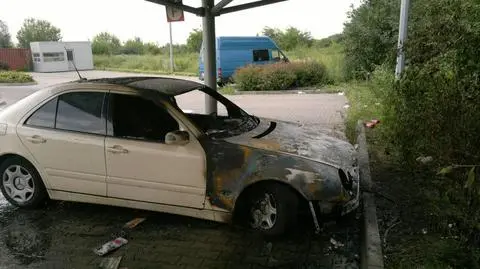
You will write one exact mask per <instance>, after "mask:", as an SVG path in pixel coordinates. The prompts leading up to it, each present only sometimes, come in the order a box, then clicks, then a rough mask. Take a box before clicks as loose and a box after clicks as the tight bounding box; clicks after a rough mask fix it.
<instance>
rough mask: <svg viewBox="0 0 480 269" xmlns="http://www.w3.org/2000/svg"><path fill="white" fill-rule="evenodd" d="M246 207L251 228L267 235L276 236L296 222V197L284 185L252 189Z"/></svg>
mask: <svg viewBox="0 0 480 269" xmlns="http://www.w3.org/2000/svg"><path fill="white" fill-rule="evenodd" d="M248 209H249V217H250V226H251V227H252V228H253V229H256V230H258V231H260V232H262V233H263V234H265V235H267V236H278V235H281V234H283V233H285V232H286V231H287V230H288V228H290V227H291V226H292V225H293V224H294V223H295V222H296V218H297V209H298V198H297V196H296V195H295V193H293V192H292V191H291V190H289V189H288V188H286V187H284V186H281V185H278V184H272V185H267V186H262V187H261V188H259V189H257V190H254V192H253V194H252V196H251V197H250V199H249V206H248Z"/></svg>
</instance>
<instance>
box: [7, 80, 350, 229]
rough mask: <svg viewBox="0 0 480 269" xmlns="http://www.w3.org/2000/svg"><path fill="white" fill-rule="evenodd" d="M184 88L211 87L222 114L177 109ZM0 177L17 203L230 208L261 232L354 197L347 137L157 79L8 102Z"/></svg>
mask: <svg viewBox="0 0 480 269" xmlns="http://www.w3.org/2000/svg"><path fill="white" fill-rule="evenodd" d="M189 94H190V95H191V94H194V95H195V94H197V95H204V96H209V97H210V98H212V100H215V101H216V102H217V105H218V106H219V112H218V113H210V114H207V113H204V112H203V111H202V109H201V108H198V107H193V108H192V107H182V105H181V102H179V100H187V101H188V99H185V98H184V97H185V95H189ZM197 97H198V96H197ZM187 103H188V102H187ZM0 175H1V184H0V188H1V191H2V193H3V195H4V196H5V198H6V199H7V200H8V201H9V202H10V203H12V204H13V205H16V206H18V207H24V208H35V207H38V206H41V205H43V204H45V201H46V200H47V199H53V200H66V201H76V202H86V203H96V204H105V205H112V206H122V207H130V208H139V209H145V210H152V211H160V212H167V213H172V214H179V215H185V216H191V217H196V218H202V219H208V220H213V221H218V222H230V221H231V220H232V217H233V216H237V215H239V216H242V218H239V219H241V220H246V222H247V223H248V224H249V225H250V226H251V227H252V228H254V229H257V230H260V231H262V232H263V233H265V234H266V235H279V234H282V233H283V232H285V231H286V230H287V229H288V228H290V227H292V225H294V223H295V221H296V219H297V212H298V209H299V208H300V207H301V206H302V205H304V206H305V208H307V209H308V212H310V213H311V214H312V216H314V221H315V223H316V220H317V218H318V216H320V215H321V214H338V215H344V214H347V213H349V212H351V211H353V210H354V209H355V208H356V207H358V204H359V175H358V168H357V164H356V152H355V149H354V147H353V146H352V145H351V144H349V143H348V142H345V141H343V140H339V139H336V138H333V137H330V136H328V135H326V134H324V133H322V132H319V131H317V130H316V129H314V128H311V127H310V128H308V127H306V126H302V125H300V124H296V123H289V122H282V121H277V120H271V119H265V118H259V117H256V116H254V115H250V114H248V113H247V112H245V111H244V110H242V109H241V108H239V107H238V106H237V105H235V104H234V103H232V102H231V101H229V100H228V99H227V98H225V97H224V96H222V95H221V94H219V93H217V92H216V91H214V90H212V89H210V88H208V87H206V86H205V85H203V84H199V83H196V82H193V81H188V80H179V79H172V78H161V77H122V78H105V79H94V80H80V81H74V82H69V83H65V84H60V85H55V86H52V87H48V88H45V89H42V90H39V91H37V92H35V93H34V94H32V95H30V96H28V97H26V98H24V99H22V100H20V101H19V102H17V103H15V104H13V105H11V106H9V107H7V108H6V109H4V110H3V111H1V113H0ZM317 226H318V225H317Z"/></svg>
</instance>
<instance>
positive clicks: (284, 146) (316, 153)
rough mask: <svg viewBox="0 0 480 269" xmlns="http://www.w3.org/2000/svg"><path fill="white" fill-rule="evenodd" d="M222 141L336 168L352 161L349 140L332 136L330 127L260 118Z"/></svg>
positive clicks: (352, 152) (353, 153) (354, 157)
mask: <svg viewBox="0 0 480 269" xmlns="http://www.w3.org/2000/svg"><path fill="white" fill-rule="evenodd" d="M226 141H228V142H230V143H235V144H240V145H245V146H250V147H254V148H259V149H265V150H271V151H278V152H282V153H287V154H294V155H298V156H300V157H304V158H308V159H311V160H314V161H318V162H322V163H325V164H328V165H331V166H335V167H338V168H340V167H351V166H352V165H353V166H354V165H355V163H356V151H355V148H354V147H353V146H352V144H350V143H348V142H347V141H345V140H343V139H340V138H336V137H334V136H332V130H329V129H325V128H320V127H318V126H317V127H316V126H311V125H310V126H306V125H302V124H299V123H293V122H284V121H278V120H270V119H265V118H261V119H260V123H259V125H258V126H257V127H256V128H255V129H253V130H251V131H249V132H246V133H244V134H242V135H239V136H235V137H230V138H228V139H226Z"/></svg>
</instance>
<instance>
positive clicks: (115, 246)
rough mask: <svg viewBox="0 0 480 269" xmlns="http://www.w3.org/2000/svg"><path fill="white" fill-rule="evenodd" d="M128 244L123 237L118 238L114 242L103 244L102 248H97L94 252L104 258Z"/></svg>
mask: <svg viewBox="0 0 480 269" xmlns="http://www.w3.org/2000/svg"><path fill="white" fill-rule="evenodd" d="M127 243H128V240H127V239H125V238H123V237H118V238H116V239H114V240H111V241H108V242H107V243H105V244H103V245H102V246H101V247H99V248H96V249H95V250H94V251H93V252H95V254H97V255H98V256H103V255H105V254H107V253H109V252H112V251H113V250H115V249H118V248H120V247H121V246H123V245H125V244H127Z"/></svg>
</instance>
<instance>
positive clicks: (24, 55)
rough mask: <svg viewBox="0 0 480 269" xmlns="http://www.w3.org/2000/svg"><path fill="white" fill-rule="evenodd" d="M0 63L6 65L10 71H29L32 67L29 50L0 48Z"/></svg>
mask: <svg viewBox="0 0 480 269" xmlns="http://www.w3.org/2000/svg"><path fill="white" fill-rule="evenodd" d="M0 62H4V63H6V64H8V66H9V67H10V70H24V71H29V70H31V67H32V56H31V53H30V49H16V48H0Z"/></svg>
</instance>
